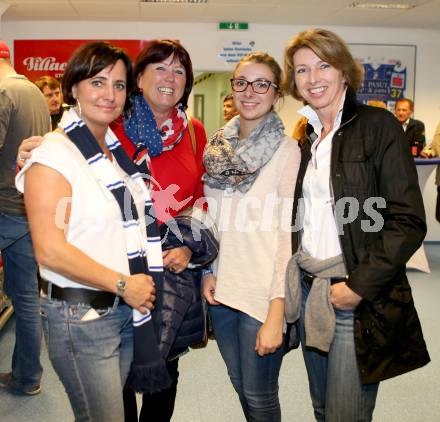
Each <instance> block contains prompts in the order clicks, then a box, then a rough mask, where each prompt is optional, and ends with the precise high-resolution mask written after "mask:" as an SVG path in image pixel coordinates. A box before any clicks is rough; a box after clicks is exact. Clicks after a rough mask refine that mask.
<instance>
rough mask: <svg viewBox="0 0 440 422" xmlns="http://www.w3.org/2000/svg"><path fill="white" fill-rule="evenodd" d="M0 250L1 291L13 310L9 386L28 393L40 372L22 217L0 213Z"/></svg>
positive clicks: (31, 264)
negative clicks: (2, 278)
mask: <svg viewBox="0 0 440 422" xmlns="http://www.w3.org/2000/svg"><path fill="white" fill-rule="evenodd" d="M0 250H1V253H2V259H3V270H4V290H5V292H6V294H7V295H8V296H9V297H10V298H11V301H12V305H13V306H14V310H15V321H16V322H15V346H14V352H13V354H12V382H13V385H14V386H15V387H16V388H18V389H24V390H32V389H34V388H35V387H36V386H37V385H38V384H40V380H41V375H42V373H43V368H42V367H41V364H40V348H41V319H40V300H39V297H38V281H37V263H36V261H35V258H34V251H33V247H32V241H31V237H30V234H29V226H28V223H27V220H26V218H25V217H20V216H14V215H11V214H4V213H2V212H0Z"/></svg>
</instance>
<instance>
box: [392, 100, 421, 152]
mask: <svg viewBox="0 0 440 422" xmlns="http://www.w3.org/2000/svg"><path fill="white" fill-rule="evenodd" d="M413 112H414V103H413V102H412V101H411V100H410V99H408V98H400V99H398V100H397V101H396V106H395V115H396V117H397V120H399V122H400V124H401V125H402V128H403V131H404V132H405V137H406V139H407V140H408V143H409V145H410V148H411V154H412V156H413V157H418V156H419V155H420V152H421V151H422V150H423V147H424V146H425V125H424V123H423V122H421V121H420V120H416V119H412V118H411V116H412V114H413Z"/></svg>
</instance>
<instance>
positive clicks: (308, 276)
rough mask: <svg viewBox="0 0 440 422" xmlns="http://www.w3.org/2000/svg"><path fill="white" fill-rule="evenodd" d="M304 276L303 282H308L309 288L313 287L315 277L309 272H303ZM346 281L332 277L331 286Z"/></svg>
mask: <svg viewBox="0 0 440 422" xmlns="http://www.w3.org/2000/svg"><path fill="white" fill-rule="evenodd" d="M301 271H302V275H303V280H304V281H305V282H306V284H307V285H308V286H309V287H312V284H313V280H314V279H315V278H316V276H315V275H313V274H310V273H308V272H307V271H304V270H301ZM345 280H346V279H345V278H343V277H330V284H336V283H341V282H342V281H345Z"/></svg>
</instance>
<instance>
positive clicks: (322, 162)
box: [298, 95, 345, 260]
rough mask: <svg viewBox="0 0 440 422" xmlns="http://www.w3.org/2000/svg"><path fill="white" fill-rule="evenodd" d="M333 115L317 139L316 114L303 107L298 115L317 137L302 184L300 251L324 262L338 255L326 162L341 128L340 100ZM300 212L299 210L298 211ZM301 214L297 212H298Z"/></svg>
mask: <svg viewBox="0 0 440 422" xmlns="http://www.w3.org/2000/svg"><path fill="white" fill-rule="evenodd" d="M344 99H345V95H344V96H343V98H342V103H341V105H340V109H339V112H338V113H337V115H336V118H335V121H334V124H333V130H332V131H331V132H330V133H329V134H328V135H327V136H326V137H325V138H324V139H321V131H322V127H323V126H322V123H321V122H320V121H319V118H318V116H317V114H316V112H315V111H314V110H313V109H312V108H311V107H310V106H305V107H303V108H302V109H300V110H299V113H300V114H302V115H303V116H305V117H306V118H307V119H308V120H309V123H310V124H311V125H312V126H313V129H314V132H315V134H316V135H318V136H317V138H316V140H315V141H314V142H313V144H312V147H311V153H312V157H311V159H310V161H309V164H308V167H307V170H306V174H305V176H304V182H303V200H304V203H303V205H304V207H303V209H302V210H303V211H304V213H303V215H302V216H301V217H302V218H301V221H302V227H303V231H302V234H301V248H302V250H303V251H304V252H306V253H308V254H309V255H311V256H312V257H314V258H316V259H320V260H322V259H327V258H331V257H334V256H337V255H340V254H341V245H340V243H339V238H338V232H337V226H336V220H335V217H334V213H333V206H334V198H333V192H332V187H331V179H330V158H331V151H332V144H333V135H334V134H335V132H336V131H337V130H338V128H339V126H340V124H341V118H342V107H343V104H344V103H343V100H344ZM298 209H299V210H301V207H299V208H298ZM302 210H301V212H302Z"/></svg>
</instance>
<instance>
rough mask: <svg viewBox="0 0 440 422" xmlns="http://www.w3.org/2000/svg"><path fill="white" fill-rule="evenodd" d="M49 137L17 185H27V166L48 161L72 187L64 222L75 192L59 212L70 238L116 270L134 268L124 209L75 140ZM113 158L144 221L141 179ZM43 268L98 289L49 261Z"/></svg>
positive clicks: (51, 277)
mask: <svg viewBox="0 0 440 422" xmlns="http://www.w3.org/2000/svg"><path fill="white" fill-rule="evenodd" d="M44 139H45V140H44V142H43V143H42V144H41V146H39V147H38V148H36V149H35V150H34V151H33V152H32V157H31V158H30V159H29V160H28V162H27V163H26V165H25V167H24V168H23V169H22V170H21V172H20V173H19V174H18V175H17V177H16V186H17V189H18V190H19V191H21V192H23V191H24V179H25V177H26V171H27V170H28V169H29V168H30V166H31V165H32V164H33V163H40V164H44V165H45V166H47V167H50V168H52V169H54V170H56V171H58V172H59V173H61V174H62V175H63V176H64V177H65V178H66V179H67V181H68V182H69V184H70V186H71V188H72V198H71V201H72V202H71V213H70V220H69V223H68V225H67V226H65V227H64V222H63V221H64V215H65V209H66V205H67V204H68V202H69V201H70V198H65V201H63V200H62V201H60V203H59V205H58V210H57V215H56V216H55V218H56V219H57V220H56V221H57V224H59V227H64V228H65V236H66V240H67V241H68V242H69V243H70V244H72V245H73V246H76V247H77V248H78V249H80V250H81V251H82V252H84V253H85V254H86V255H88V256H90V257H91V258H93V259H94V260H95V261H97V262H99V263H100V264H102V265H105V266H106V267H108V268H110V269H112V270H114V271H117V272H121V273H124V274H129V267H128V260H127V251H126V246H125V245H126V240H125V235H124V229H123V227H122V220H121V211H120V208H119V205H118V203H117V202H116V200H115V199H114V196H113V194H112V193H111V192H110V191H109V190H108V189H107V188H106V187H105V186H101V185H100V183H99V182H98V181H97V180H96V178H95V177H94V176H93V174H92V171H91V169H90V166H89V165H88V164H87V162H86V160H85V159H84V157H83V155H82V154H81V152H80V151H79V149H78V148H77V147H76V146H75V145H74V144H73V142H71V141H70V140H69V139H67V138H66V137H65V136H63V135H62V134H60V133H57V132H50V133H48V134H47V135H46V136H45V137H44ZM112 164H113V166H114V168H115V170H116V171H117V172H118V173H119V175H120V176H121V177H123V178H124V181H125V183H126V184H127V186H128V188H129V190H130V192H131V194H132V196H133V199H134V201H135V203H136V208H137V210H138V213H139V218H140V219H141V221H142V218H143V217H144V215H145V213H144V205H145V197H144V195H142V189H139V187H137V188H138V189H134V187H135V186H136V183H135V182H133V180H132V179H131V178H130V177H128V176H127V174H126V173H125V172H124V171H123V170H122V169H121V168H120V167H119V165H118V164H117V162H116V159H113V161H112ZM141 183H143V182H141ZM139 233H141V236H143V237H144V239H143V241H144V242H143V243H144V244H146V238H145V237H146V236H145V233H144V231H143V230H140V231H139ZM40 274H41V276H42V277H43V278H44V279H46V280H48V281H51V282H52V283H54V284H56V285H58V286H60V287H81V288H87V289H93V288H92V287H89V286H86V285H84V284H81V283H77V282H75V281H74V280H71V279H69V278H67V277H65V276H63V275H62V274H58V273H55V272H53V271H51V270H49V269H48V268H46V267H44V266H40ZM93 290H95V289H93Z"/></svg>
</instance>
